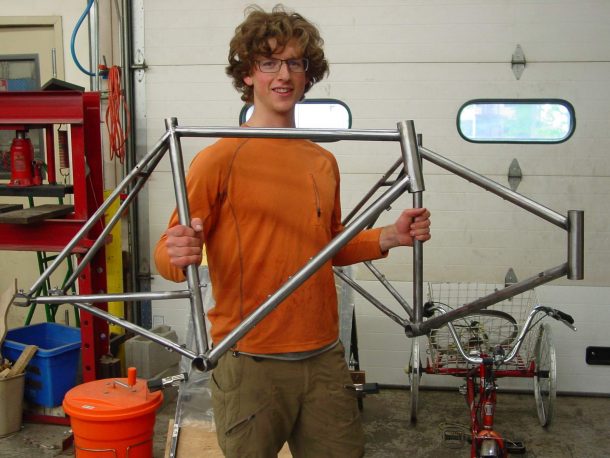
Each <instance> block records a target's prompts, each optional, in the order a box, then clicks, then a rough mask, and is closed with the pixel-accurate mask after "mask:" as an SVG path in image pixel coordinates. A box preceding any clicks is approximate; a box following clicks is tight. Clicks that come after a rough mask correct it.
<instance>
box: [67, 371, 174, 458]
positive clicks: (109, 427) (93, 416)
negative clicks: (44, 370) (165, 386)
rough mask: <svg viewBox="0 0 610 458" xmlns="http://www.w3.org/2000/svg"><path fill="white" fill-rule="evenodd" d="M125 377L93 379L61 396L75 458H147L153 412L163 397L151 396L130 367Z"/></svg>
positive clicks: (149, 455)
mask: <svg viewBox="0 0 610 458" xmlns="http://www.w3.org/2000/svg"><path fill="white" fill-rule="evenodd" d="M129 371H130V373H129V376H128V378H117V379H104V380H95V381H93V382H88V383H84V384H82V385H79V386H76V387H74V388H72V389H71V390H70V391H68V392H67V393H66V396H65V397H64V402H63V407H64V411H65V412H66V413H67V414H68V415H69V416H70V423H71V426H72V432H73V433H74V449H75V451H76V456H77V457H79V458H81V457H82V458H85V457H91V458H106V457H109V458H110V457H112V458H116V457H118V458H151V457H152V444H153V435H154V429H155V415H156V411H157V409H158V408H159V406H160V405H161V403H162V402H163V394H162V393H161V392H160V391H158V392H155V393H151V392H150V391H149V390H148V387H147V386H146V380H143V379H137V378H136V375H135V369H134V368H130V369H129Z"/></svg>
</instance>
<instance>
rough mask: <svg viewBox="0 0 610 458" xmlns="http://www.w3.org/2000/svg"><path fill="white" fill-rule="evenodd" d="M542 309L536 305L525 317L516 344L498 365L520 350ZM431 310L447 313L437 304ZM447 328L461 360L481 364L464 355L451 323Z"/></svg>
mask: <svg viewBox="0 0 610 458" xmlns="http://www.w3.org/2000/svg"><path fill="white" fill-rule="evenodd" d="M543 309H544V307H543V306H541V305H537V306H536V307H534V308H533V309H532V311H531V312H530V314H529V315H528V316H527V319H526V320H525V324H524V326H523V328H522V329H521V332H519V335H518V336H517V337H516V338H515V340H514V342H516V343H515V344H514V345H513V347H512V349H511V351H510V353H508V354H507V355H506V356H502V357H501V358H500V359H499V360H497V363H498V364H504V363H508V362H509V361H511V360H512V359H513V358H514V357H515V356H516V355H517V353H518V352H519V349H520V348H521V345H522V344H523V341H524V337H525V335H526V334H527V333H528V332H529V331H530V328H531V326H532V320H533V319H534V317H535V316H536V315H537V314H538V313H542V312H543ZM432 310H434V311H438V312H440V313H441V314H446V313H447V311H446V310H445V309H444V308H443V307H442V306H440V305H438V304H437V305H436V306H435V307H433V308H432ZM447 327H448V328H449V332H450V333H451V337H453V340H454V342H455V345H456V347H457V349H458V351H459V352H460V355H461V356H462V358H464V359H465V360H466V361H468V362H469V363H472V364H481V363H483V358H482V357H480V356H470V355H468V354H466V350H464V347H463V346H462V342H461V341H460V338H459V337H458V335H457V332H456V331H455V327H454V326H453V324H452V323H451V321H449V322H447Z"/></svg>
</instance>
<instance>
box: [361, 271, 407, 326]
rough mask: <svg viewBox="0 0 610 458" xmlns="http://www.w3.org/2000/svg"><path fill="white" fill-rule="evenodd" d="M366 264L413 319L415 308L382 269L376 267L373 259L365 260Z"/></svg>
mask: <svg viewBox="0 0 610 458" xmlns="http://www.w3.org/2000/svg"><path fill="white" fill-rule="evenodd" d="M364 265H365V266H366V267H368V269H369V270H370V271H371V272H372V274H373V275H374V276H375V278H376V279H377V280H379V283H381V284H382V285H383V286H384V287H385V289H386V290H388V292H389V293H390V294H391V295H392V296H393V297H394V299H396V301H397V302H398V303H399V304H400V306H401V307H402V308H403V309H404V310H405V312H407V314H408V315H409V318H410V319H411V320H412V319H413V309H412V308H411V306H410V305H409V303H408V302H407V301H406V299H405V298H404V297H402V296H401V295H400V293H399V292H398V291H397V290H396V288H394V286H393V285H392V283H390V282H389V281H388V279H387V278H386V277H385V275H384V274H383V273H381V271H380V270H379V269H377V267H375V265H374V264H373V263H372V262H371V261H364Z"/></svg>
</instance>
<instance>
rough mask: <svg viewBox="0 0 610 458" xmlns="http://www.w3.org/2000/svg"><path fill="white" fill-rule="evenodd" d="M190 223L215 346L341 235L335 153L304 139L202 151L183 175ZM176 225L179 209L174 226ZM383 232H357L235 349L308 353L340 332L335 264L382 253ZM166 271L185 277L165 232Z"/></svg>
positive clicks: (161, 246) (160, 248) (224, 144)
mask: <svg viewBox="0 0 610 458" xmlns="http://www.w3.org/2000/svg"><path fill="white" fill-rule="evenodd" d="M186 184H187V190H188V200H189V206H190V211H191V217H199V218H201V219H202V221H203V225H204V229H203V234H204V240H205V245H206V253H207V258H208V265H209V269H210V278H211V281H212V285H213V291H214V298H215V302H216V305H215V307H214V308H213V309H212V310H211V311H210V312H209V314H208V318H209V319H210V322H211V323H212V328H211V333H212V340H213V341H214V342H216V343H217V342H219V341H220V340H221V339H222V338H223V337H225V336H226V335H227V334H228V333H229V332H230V331H231V330H232V329H233V328H235V326H237V325H238V324H239V323H240V322H241V321H242V320H243V319H244V318H245V317H246V316H247V315H249V314H250V313H251V312H252V311H253V310H255V309H256V308H257V307H258V306H259V305H260V304H262V303H263V302H264V301H265V300H266V299H267V297H268V296H269V295H270V294H272V293H273V292H275V291H276V290H277V289H278V288H279V287H280V286H281V285H282V284H283V283H285V282H286V281H287V280H288V278H289V277H290V276H292V275H294V274H295V273H296V272H297V271H298V270H299V269H300V268H302V267H303V266H304V265H305V263H306V262H307V261H308V260H309V259H310V258H311V257H312V256H314V255H316V254H317V253H318V252H319V251H320V250H321V249H322V248H323V247H324V246H325V245H327V244H328V242H330V240H331V239H332V238H333V237H334V236H335V235H337V233H339V232H340V231H341V230H343V226H342V225H341V207H340V200H339V170H338V167H337V163H336V160H335V158H334V156H333V155H332V154H331V153H329V152H328V151H326V150H325V149H324V148H322V147H320V146H319V145H317V144H315V143H313V142H310V141H307V140H292V139H235V138H232V139H221V140H219V141H218V142H216V143H215V144H213V145H211V146H210V147H208V148H206V149H205V150H203V151H201V152H200V153H199V154H198V155H197V156H196V157H195V159H194V160H193V162H192V163H191V166H190V169H189V171H188V174H187V178H186ZM176 224H178V216H177V213H176V211H174V213H173V215H172V217H171V219H170V222H169V227H171V226H174V225H176ZM379 231H380V230H379V229H371V230H366V231H363V232H361V233H360V234H359V235H358V236H356V237H355V238H354V239H352V240H351V241H350V242H349V243H348V244H347V245H346V246H345V247H343V248H342V249H341V250H340V252H339V253H337V255H336V256H335V257H334V258H333V260H332V262H330V261H329V262H327V263H326V264H325V265H324V266H322V268H321V269H320V270H318V271H317V272H316V273H315V274H313V275H312V276H311V277H310V278H309V279H308V280H307V281H306V282H305V283H304V284H303V285H301V286H300V287H299V288H298V289H297V290H295V291H294V292H293V293H292V294H291V295H290V296H289V297H288V298H286V299H285V300H284V301H283V302H282V303H281V304H279V305H278V306H277V308H276V309H275V310H274V311H272V312H271V313H270V314H269V315H268V316H267V317H265V319H264V320H262V321H261V322H260V323H259V324H258V325H257V326H256V327H255V328H254V329H252V330H251V331H250V332H249V333H248V334H247V335H246V336H245V337H244V338H243V339H242V340H241V341H240V342H239V343H238V345H237V348H238V349H239V350H241V351H244V352H249V353H258V354H270V353H287V352H299V351H309V350H315V349H318V348H321V347H323V346H325V345H328V344H330V343H332V342H333V341H334V340H336V339H337V336H338V314H337V295H336V290H335V283H334V277H333V272H332V264H335V265H348V264H353V263H356V262H360V261H363V260H370V259H376V258H380V257H382V256H384V253H382V252H381V249H380V247H379V235H380V234H379ZM155 262H156V264H157V268H158V270H159V272H160V273H161V275H162V276H163V277H165V278H168V279H171V280H174V281H183V280H184V275H183V273H182V271H181V270H180V269H178V268H176V267H174V266H172V265H171V264H170V262H169V258H168V255H167V251H166V249H165V235H163V236H162V237H161V239H160V240H159V242H158V243H157V246H156V249H155Z"/></svg>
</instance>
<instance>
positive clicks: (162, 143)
mask: <svg viewBox="0 0 610 458" xmlns="http://www.w3.org/2000/svg"><path fill="white" fill-rule="evenodd" d="M168 137H169V133H168V132H165V134H163V136H162V137H161V139H160V140H159V141H158V142H157V144H156V145H155V146H154V147H153V149H152V150H151V151H150V153H148V154H147V155H146V156H145V157H143V158H142V160H141V161H140V162H139V163H138V164H137V165H136V166H135V167H134V168H133V170H132V171H131V172H130V173H129V174H128V175H127V176H126V177H125V178H123V181H121V182H120V183H119V184H118V185H117V187H116V188H115V190H114V191H113V192H112V193H111V194H110V196H108V198H107V199H106V200H105V201H104V202H103V203H102V205H100V206H99V207H98V209H97V210H96V211H95V213H93V215H91V216H90V217H89V219H88V220H87V221H86V222H85V224H84V225H83V227H81V228H80V230H79V231H78V232H77V233H76V235H75V236H74V237H73V238H72V240H70V243H68V244H67V245H66V246H65V248H64V249H63V250H61V252H60V253H59V254H58V255H57V256H56V257H55V259H54V260H53V262H52V263H51V264H50V265H49V267H47V269H46V270H45V271H44V272H43V273H42V274H41V275H40V277H39V278H38V280H36V281H35V282H34V284H33V285H32V287H31V288H30V291H29V292H28V297H29V298H31V297H32V296H33V295H34V294H35V293H36V292H37V291H38V290H39V289H40V288H42V286H43V284H44V282H45V281H46V280H47V279H48V278H49V277H50V276H51V274H52V273H53V272H55V270H56V269H57V268H58V267H59V266H60V265H61V263H62V262H63V261H64V259H66V258H67V257H68V256H70V253H72V250H73V249H74V247H76V245H77V244H78V242H80V241H81V239H83V238H84V237H85V236H86V235H87V233H88V232H89V231H90V230H91V228H92V227H93V226H94V225H95V224H97V222H98V220H99V219H100V218H102V217H103V216H104V213H105V212H106V210H108V208H110V206H111V205H112V203H113V202H114V200H115V199H116V198H117V197H118V196H119V194H120V193H121V190H122V189H123V188H124V187H125V186H127V185H128V184H129V183H130V182H131V181H132V180H133V179H134V177H136V176H137V175H139V174H140V173H141V169H142V168H143V167H145V166H146V165H147V164H148V163H149V162H150V161H151V160H153V159H154V158H155V157H156V156H157V154H158V155H159V156H162V155H163V154H164V153H165V151H166V150H167V145H166V141H167V138H168Z"/></svg>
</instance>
